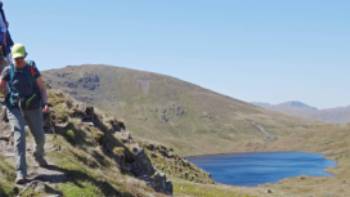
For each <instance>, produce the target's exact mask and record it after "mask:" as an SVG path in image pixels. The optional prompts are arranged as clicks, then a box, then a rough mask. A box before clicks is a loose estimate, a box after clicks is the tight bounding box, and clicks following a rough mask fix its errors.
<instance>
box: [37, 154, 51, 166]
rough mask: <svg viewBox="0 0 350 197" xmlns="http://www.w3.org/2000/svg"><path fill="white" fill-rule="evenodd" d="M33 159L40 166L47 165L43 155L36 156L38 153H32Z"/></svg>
mask: <svg viewBox="0 0 350 197" xmlns="http://www.w3.org/2000/svg"><path fill="white" fill-rule="evenodd" d="M34 159H35V161H36V163H37V164H38V165H39V166H40V167H47V166H49V164H48V163H47V161H46V159H45V158H44V157H43V156H38V155H36V154H34Z"/></svg>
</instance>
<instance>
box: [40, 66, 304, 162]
mask: <svg viewBox="0 0 350 197" xmlns="http://www.w3.org/2000/svg"><path fill="white" fill-rule="evenodd" d="M45 77H46V79H47V81H48V83H49V84H50V85H51V86H52V87H54V88H59V89H63V90H64V91H66V92H68V93H69V94H70V95H72V96H73V97H74V98H76V99H78V100H82V101H84V102H88V103H92V104H94V105H96V106H98V107H99V108H101V109H103V110H105V111H107V112H109V113H111V114H113V115H114V116H117V117H120V118H121V119H124V120H125V121H126V123H127V125H128V126H129V128H130V129H131V130H132V131H133V134H134V135H135V136H136V137H138V138H141V139H147V140H149V141H159V142H161V143H163V144H167V145H170V146H172V147H174V148H175V149H176V150H178V151H180V153H181V154H182V155H193V154H208V153H218V152H232V151H237V152H239V151H247V150H248V151H249V150H250V151H254V150H257V149H262V148H264V147H266V146H269V145H270V144H271V143H274V142H276V141H278V140H279V139H280V138H283V137H284V136H288V135H289V134H290V133H294V132H297V131H298V128H300V127H308V126H309V124H308V123H306V122H303V121H301V120H298V119H296V118H291V117H288V116H286V115H281V114H279V113H275V112H270V111H267V110H264V109H262V108H259V107H256V106H253V105H251V104H248V103H245V102H242V101H239V100H236V99H233V98H230V97H227V96H224V95H221V94H218V93H215V92H213V91H210V90H207V89H204V88H201V87H199V86H196V85H193V84H191V83H188V82H184V81H181V80H178V79H175V78H172V77H169V76H164V75H159V74H155V73H150V72H142V71H136V70H130V69H125V68H119V67H112V66H104V65H84V66H69V67H66V68H63V69H58V70H50V71H47V72H45Z"/></svg>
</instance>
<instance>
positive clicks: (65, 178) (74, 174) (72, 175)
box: [0, 165, 134, 197]
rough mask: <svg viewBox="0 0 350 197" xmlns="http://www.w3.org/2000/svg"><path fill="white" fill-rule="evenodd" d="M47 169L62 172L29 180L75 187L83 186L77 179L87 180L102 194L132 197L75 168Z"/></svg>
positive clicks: (49, 167)
mask: <svg viewBox="0 0 350 197" xmlns="http://www.w3.org/2000/svg"><path fill="white" fill-rule="evenodd" d="M46 169H48V170H52V171H57V172H60V173H62V174H59V175H39V176H36V177H35V178H34V179H32V180H31V181H42V182H46V183H53V184H58V183H66V182H70V183H73V184H74V185H76V186H77V187H80V188H83V187H84V186H83V185H81V184H80V183H79V181H87V182H89V183H91V184H93V185H95V186H96V187H97V188H99V189H100V191H101V192H102V193H103V194H104V196H108V197H114V196H116V197H117V196H118V197H119V196H120V197H132V196H134V195H132V194H131V193H127V192H120V191H118V190H116V189H115V188H114V187H113V186H112V185H111V184H110V183H108V182H106V181H101V180H96V179H95V178H94V177H91V176H89V175H87V174H85V173H82V172H80V171H77V170H68V169H64V168H60V167H58V166H55V165H49V166H47V167H46ZM0 192H1V190H0Z"/></svg>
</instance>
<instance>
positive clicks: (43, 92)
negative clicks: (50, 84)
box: [36, 76, 48, 105]
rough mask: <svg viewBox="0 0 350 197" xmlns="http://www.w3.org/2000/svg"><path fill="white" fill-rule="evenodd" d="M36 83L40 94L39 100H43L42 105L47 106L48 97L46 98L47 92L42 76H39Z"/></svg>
mask: <svg viewBox="0 0 350 197" xmlns="http://www.w3.org/2000/svg"><path fill="white" fill-rule="evenodd" d="M36 83H37V84H38V87H39V89H40V93H41V98H42V100H43V103H44V104H45V105H48V96H47V90H46V86H45V82H44V79H43V77H42V76H40V77H39V78H38V79H37V80H36Z"/></svg>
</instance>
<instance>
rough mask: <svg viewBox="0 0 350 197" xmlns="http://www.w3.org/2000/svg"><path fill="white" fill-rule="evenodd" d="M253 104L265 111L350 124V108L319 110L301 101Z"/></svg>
mask: <svg viewBox="0 0 350 197" xmlns="http://www.w3.org/2000/svg"><path fill="white" fill-rule="evenodd" d="M253 104H255V105H257V106H260V107H263V108H265V109H269V110H273V111H278V112H282V113H285V114H288V115H292V116H296V117H300V118H306V119H309V120H317V121H323V122H328V123H349V122H350V106H348V107H337V108H330V109H318V108H316V107H312V106H310V105H307V104H305V103H303V102H300V101H289V102H284V103H280V104H277V105H273V104H269V103H261V102H255V103H253Z"/></svg>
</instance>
